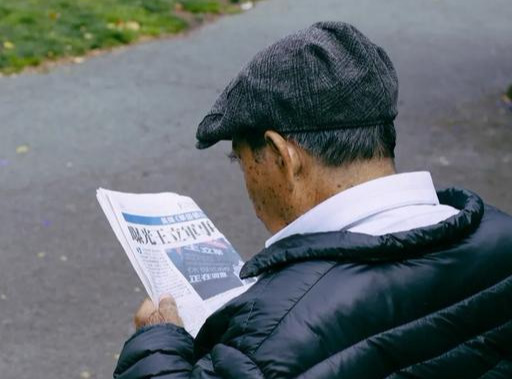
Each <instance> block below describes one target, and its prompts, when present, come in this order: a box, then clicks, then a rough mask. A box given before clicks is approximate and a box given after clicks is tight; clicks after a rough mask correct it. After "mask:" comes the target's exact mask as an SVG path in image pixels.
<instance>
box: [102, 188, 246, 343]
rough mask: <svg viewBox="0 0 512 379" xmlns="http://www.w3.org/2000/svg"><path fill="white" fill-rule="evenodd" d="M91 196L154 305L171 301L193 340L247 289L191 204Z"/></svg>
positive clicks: (225, 245)
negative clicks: (167, 297) (213, 316)
mask: <svg viewBox="0 0 512 379" xmlns="http://www.w3.org/2000/svg"><path fill="white" fill-rule="evenodd" d="M96 196H97V198H98V201H99V203H100V205H101V208H102V209H103V211H104V212H105V215H106V216H107V219H108V221H109V223H110V225H111V226H112V229H113V230H114V233H115V235H116V236H117V239H118V240H119V242H120V243H121V245H122V247H123V249H124V251H125V252H126V255H127V256H128V259H129V260H130V262H131V263H132V265H133V268H134V269H135V271H136V272H137V274H138V276H139V278H140V280H141V282H142V284H143V285H144V288H145V289H146V291H147V293H148V295H149V297H150V298H151V299H152V300H153V303H154V304H155V305H158V302H159V299H160V298H161V297H162V296H163V295H166V294H170V295H172V296H173V297H174V299H175V300H176V304H177V306H178V311H179V313H180V316H181V318H182V320H183V324H184V326H185V329H186V330H187V331H188V332H189V333H190V334H191V335H192V336H194V337H195V336H196V334H197V332H198V331H199V329H200V328H201V326H202V325H203V323H204V321H205V320H206V318H207V317H208V316H209V315H210V314H211V313H213V312H214V311H215V310H217V309H218V308H219V307H221V306H222V305H223V304H225V303H226V302H228V301H229V300H231V299H232V298H234V297H236V296H238V295H240V294H242V293H243V292H245V291H246V290H247V289H248V288H249V287H250V285H251V284H252V282H253V280H240V278H239V273H240V269H241V268H242V265H243V261H242V259H241V258H240V256H239V255H238V253H237V252H236V251H235V249H234V248H233V246H231V244H230V243H229V242H228V240H227V239H226V238H225V237H224V235H223V234H222V233H221V232H220V231H219V230H218V229H217V228H216V227H215V225H214V224H213V223H212V222H211V220H210V219H208V217H207V216H206V215H205V213H204V212H203V211H202V210H201V209H200V208H199V207H198V206H197V204H196V203H195V202H194V201H193V200H192V199H191V198H189V197H186V196H181V195H178V194H175V193H158V194H130V193H122V192H115V191H110V190H106V189H102V188H100V189H98V191H97V195H96Z"/></svg>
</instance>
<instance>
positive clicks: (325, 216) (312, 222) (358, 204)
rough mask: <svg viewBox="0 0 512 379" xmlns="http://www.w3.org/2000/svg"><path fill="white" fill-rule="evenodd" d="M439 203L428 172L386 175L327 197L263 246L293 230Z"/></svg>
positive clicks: (337, 225) (325, 228) (322, 228)
mask: <svg viewBox="0 0 512 379" xmlns="http://www.w3.org/2000/svg"><path fill="white" fill-rule="evenodd" d="M438 204H439V199H438V197H437V194H436V190H435V187H434V183H433V182H432V177H431V175H430V173H429V172H426V171H419V172H409V173H403V174H395V175H390V176H385V177H382V178H378V179H374V180H371V181H368V182H365V183H362V184H359V185H357V186H355V187H352V188H349V189H347V190H345V191H342V192H340V193H338V194H336V195H334V196H332V197H330V198H328V199H327V200H325V201H323V202H322V203H320V204H318V205H317V206H315V207H314V208H312V209H310V210H309V211H308V212H306V213H304V214H303V215H302V216H300V217H299V218H297V219H296V220H295V221H293V222H292V223H291V224H289V225H287V226H286V227H284V228H283V229H281V230H280V231H279V232H277V233H276V234H274V235H273V236H272V237H270V238H269V239H268V240H267V241H266V242H265V247H269V246H270V245H272V244H273V243H275V242H277V241H279V240H281V239H283V238H285V237H288V236H291V235H293V234H305V233H318V232H329V231H335V230H341V229H343V228H346V227H347V226H349V225H351V224H354V223H356V222H358V221H361V220H363V219H365V218H367V217H370V216H373V215H375V214H378V213H380V212H384V211H387V210H391V209H395V208H399V207H403V206H408V205H438Z"/></svg>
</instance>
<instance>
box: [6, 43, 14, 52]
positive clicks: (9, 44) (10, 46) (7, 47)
mask: <svg viewBox="0 0 512 379" xmlns="http://www.w3.org/2000/svg"><path fill="white" fill-rule="evenodd" d="M4 49H6V50H12V49H14V43H12V42H11V41H4Z"/></svg>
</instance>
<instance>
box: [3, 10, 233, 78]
mask: <svg viewBox="0 0 512 379" xmlns="http://www.w3.org/2000/svg"><path fill="white" fill-rule="evenodd" d="M237 2H238V0H0V72H3V73H7V74H9V73H13V72H18V71H20V70H22V69H23V68H25V67H27V66H37V65H39V64H40V63H41V62H43V61H47V60H55V59H57V58H60V57H66V56H80V55H83V54H85V53H86V52H88V51H90V50H93V49H101V48H107V47H112V46H116V45H121V44H127V43H130V42H132V41H135V40H137V39H138V38H139V37H142V36H158V35H162V34H172V33H177V32H180V31H182V30H184V29H186V28H187V27H188V26H189V22H187V21H186V20H190V19H191V17H190V16H191V15H196V16H195V17H194V18H192V19H194V20H195V19H197V18H199V17H200V15H201V14H205V13H207V14H219V13H225V12H234V11H236V10H237V7H236V5H235V4H232V3H237ZM187 16H188V17H187Z"/></svg>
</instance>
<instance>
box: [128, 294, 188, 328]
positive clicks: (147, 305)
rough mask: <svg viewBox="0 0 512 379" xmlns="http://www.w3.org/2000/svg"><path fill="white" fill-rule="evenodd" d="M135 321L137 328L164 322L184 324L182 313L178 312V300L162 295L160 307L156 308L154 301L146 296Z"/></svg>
mask: <svg viewBox="0 0 512 379" xmlns="http://www.w3.org/2000/svg"><path fill="white" fill-rule="evenodd" d="M133 322H134V324H135V328H136V329H137V330H138V329H140V328H142V327H143V326H148V325H156V324H162V323H170V324H175V325H177V326H183V321H181V318H180V315H179V314H178V308H177V307H176V302H175V301H174V299H173V298H172V297H171V296H165V297H162V299H161V300H160V303H159V304H158V309H156V308H155V306H154V305H153V302H152V301H151V300H150V299H149V298H146V299H145V300H144V301H143V302H142V304H141V306H140V308H139V310H138V311H137V313H136V314H135V317H134V318H133Z"/></svg>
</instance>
